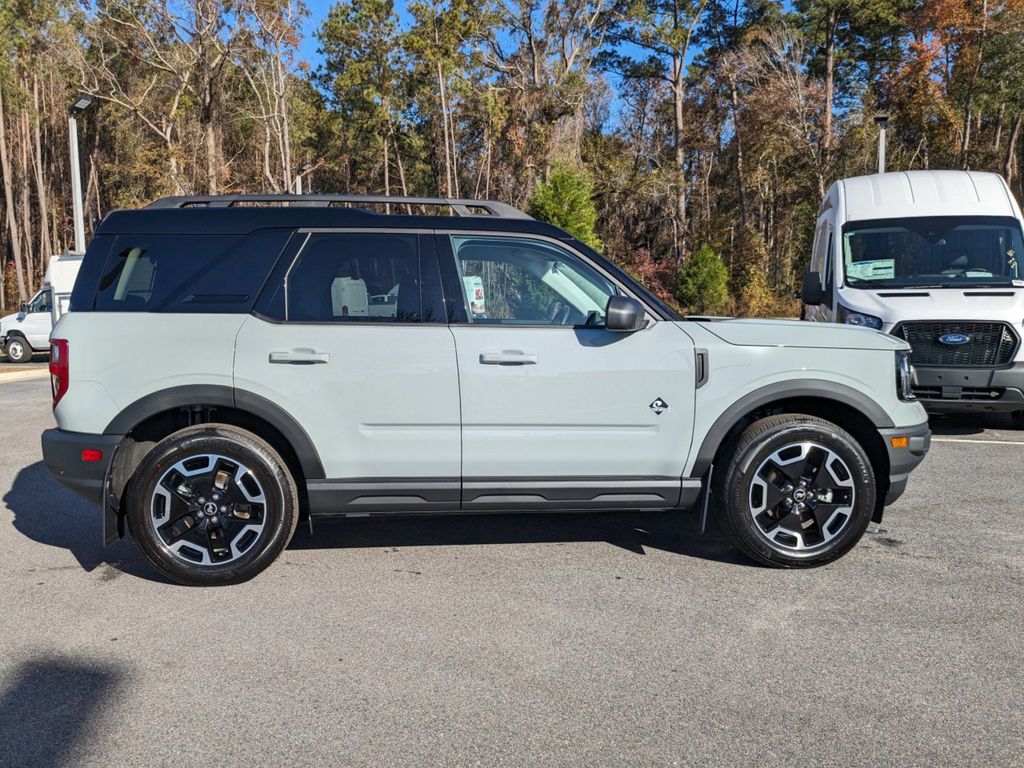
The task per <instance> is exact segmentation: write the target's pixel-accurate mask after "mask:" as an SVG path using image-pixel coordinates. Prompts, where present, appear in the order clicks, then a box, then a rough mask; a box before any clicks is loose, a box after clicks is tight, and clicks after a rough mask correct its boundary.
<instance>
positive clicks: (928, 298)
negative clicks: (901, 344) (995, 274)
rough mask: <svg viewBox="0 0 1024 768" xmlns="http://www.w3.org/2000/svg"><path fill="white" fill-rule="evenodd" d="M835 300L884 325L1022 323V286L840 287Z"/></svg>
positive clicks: (1023, 297) (1023, 316)
mask: <svg viewBox="0 0 1024 768" xmlns="http://www.w3.org/2000/svg"><path fill="white" fill-rule="evenodd" d="M839 301H840V302H842V303H843V304H844V305H845V306H848V307H849V308H850V309H853V310H855V311H857V312H866V313H868V314H869V315H874V316H875V317H880V318H882V320H883V321H884V322H885V323H886V324H887V325H895V324H896V323H899V322H903V321H905V320H1002V321H1004V322H1007V323H1010V324H1011V325H1015V326H1018V327H1020V325H1021V323H1024V288H905V289H899V290H887V289H879V290H873V291H868V290H864V289H860V288H843V289H842V290H841V291H840V294H839Z"/></svg>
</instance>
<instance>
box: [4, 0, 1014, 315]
mask: <svg viewBox="0 0 1024 768" xmlns="http://www.w3.org/2000/svg"><path fill="white" fill-rule="evenodd" d="M0 3H2V5H0V46H2V48H3V55H2V56H0V117H2V119H0V170H2V185H3V195H2V196H0V207H2V209H3V211H2V218H3V223H2V229H0V254H2V264H3V269H2V270H0V275H2V278H3V290H0V302H3V306H10V304H11V302H13V301H17V300H19V299H25V298H27V297H28V296H30V295H31V292H32V291H33V290H34V289H35V288H37V287H38V285H39V283H40V279H41V276H42V272H43V270H44V269H45V264H46V258H47V256H48V255H49V254H51V253H57V252H60V251H61V250H63V249H64V248H66V247H68V246H69V244H70V242H71V240H72V232H73V228H72V222H71V216H70V211H71V202H70V180H69V179H70V176H69V169H68V166H69V161H68V146H67V106H68V105H69V104H70V103H71V101H73V99H74V98H75V96H76V95H77V94H79V93H87V94H91V95H93V96H94V97H95V98H96V100H97V106H96V107H94V108H93V109H91V110H90V111H89V112H88V113H86V114H85V115H84V116H83V117H82V118H81V119H80V121H79V132H80V143H81V152H82V176H83V188H84V190H85V199H86V216H87V219H88V222H87V232H91V229H92V226H93V225H92V221H93V219H94V218H95V217H97V216H101V215H102V214H103V213H104V212H106V211H109V210H111V209H113V208H118V207H128V206H136V205H139V204H142V203H145V202H147V201H149V200H151V199H153V198H155V197H159V196H161V195H167V194H181V193H218V192H279V191H282V192H283V191H294V189H295V179H296V175H297V174H300V173H301V174H303V186H304V188H305V191H307V192H309V191H316V192H352V193H360V192H367V193H378V194H379V193H388V194H392V195H397V194H403V195H404V194H409V195H438V194H440V195H444V196H452V197H455V196H461V197H483V198H496V199H500V200H504V201H507V202H510V203H512V204H514V205H517V206H520V207H524V208H531V207H532V208H533V210H535V211H537V212H538V213H540V214H542V215H546V216H547V217H548V218H554V219H556V220H557V221H558V222H559V223H561V224H562V225H564V226H567V227H569V228H570V229H572V230H574V233H575V234H577V235H578V236H580V237H581V238H585V239H589V240H590V241H591V242H592V243H595V244H602V247H603V249H604V251H605V252H606V253H607V254H608V255H609V256H610V257H612V258H613V259H615V260H616V261H617V262H619V263H620V264H623V265H624V266H626V267H627V268H628V269H630V270H631V271H633V272H634V273H635V274H636V275H637V276H638V277H640V278H641V279H642V280H643V281H644V282H645V283H647V284H648V285H649V286H651V287H652V288H654V289H655V290H657V291H658V292H659V293H660V294H662V295H663V296H667V297H672V296H675V295H676V294H677V291H678V289H679V285H680V276H679V270H680V267H681V266H682V265H683V264H684V263H686V262H687V261H688V258H689V257H690V256H691V255H692V254H695V253H700V254H702V257H703V256H710V257H712V258H713V256H714V253H717V254H719V255H720V256H721V258H722V260H723V261H724V263H725V265H726V267H727V271H726V273H727V275H728V283H729V296H730V298H729V300H728V303H729V306H728V307H727V308H728V309H730V310H732V311H739V312H746V313H751V314H770V313H774V312H781V311H786V309H787V302H788V301H790V300H789V299H787V297H788V296H790V295H791V293H792V290H793V288H794V286H795V284H796V282H797V277H798V272H799V270H800V269H802V268H803V266H804V264H805V263H806V260H807V256H808V251H809V239H810V237H811V234H812V229H813V221H814V216H815V211H816V209H817V206H818V202H819V200H820V198H821V195H822V193H823V191H824V189H825V187H826V186H827V185H828V184H829V183H830V182H831V181H832V180H834V179H836V178H839V177H842V176H849V175H856V174H862V173H870V172H872V171H873V170H874V168H875V164H876V143H877V127H876V126H875V124H874V117H875V116H876V115H877V114H879V113H885V114H888V115H889V116H890V117H891V123H890V131H889V135H890V140H889V168H890V169H909V168H974V169H984V170H994V171H999V172H1001V173H1003V174H1004V175H1005V176H1006V177H1007V178H1008V179H1009V180H1010V183H1011V186H1012V187H1013V189H1014V190H1015V191H1016V192H1017V193H1018V195H1020V193H1021V190H1022V182H1021V174H1020V169H1019V167H1020V161H1021V153H1022V151H1024V141H1022V140H1021V137H1020V134H1021V130H1022V126H1021V123H1022V116H1024V0H1003V1H1002V2H999V3H996V2H992V0H796V2H793V3H782V2H778V1H777V0H634V1H633V2H617V1H616V0H415V1H414V2H410V3H408V4H407V5H405V6H402V7H396V5H395V3H394V2H392V0H341V1H340V2H338V3H336V4H335V5H333V6H332V7H331V8H330V10H329V11H328V13H327V15H326V18H324V19H322V20H320V21H317V20H312V19H309V18H308V11H307V9H306V8H305V6H303V4H302V3H301V2H300V1H299V0H169V2H163V1H162V0H84V1H83V2H73V1H72V0H0ZM302 29H315V34H316V36H317V40H318V43H319V49H320V51H321V56H320V60H319V61H318V62H317V63H316V64H314V65H312V66H311V65H310V64H308V63H307V62H304V61H302V60H301V57H300V55H299V54H298V47H297V46H298V44H299V42H300V39H301V30H302ZM538 187H539V190H540V191H539V192H538ZM595 213H596V216H595V215H594V214H595ZM691 277H692V276H691ZM684 282H685V280H684ZM690 303H692V302H690ZM713 308H714V309H721V308H720V307H713ZM722 308H724V307H722ZM702 309H705V308H704V307H702Z"/></svg>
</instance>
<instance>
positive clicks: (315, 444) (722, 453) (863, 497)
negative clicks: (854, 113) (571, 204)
mask: <svg viewBox="0 0 1024 768" xmlns="http://www.w3.org/2000/svg"><path fill="white" fill-rule="evenodd" d="M427 211H430V212H431V214H432V215H427ZM52 345H53V351H52V358H51V364H50V367H51V374H52V376H51V378H52V386H53V407H54V416H55V418H56V421H57V424H58V428H57V429H50V430H47V431H46V432H44V433H43V438H42V440H43V454H44V457H45V460H46V463H47V465H48V466H49V468H50V470H51V471H52V472H53V473H54V474H55V475H56V477H57V478H58V479H59V480H60V481H61V482H62V483H64V484H65V485H66V486H68V487H69V488H71V489H73V490H75V491H77V492H78V493H80V494H82V495H83V496H85V497H86V498H88V499H90V500H91V501H93V502H94V503H96V504H97V505H99V506H100V507H101V508H102V510H103V526H104V533H105V538H106V541H107V542H108V543H110V542H112V541H114V540H116V539H117V538H118V537H120V536H123V534H124V531H125V529H126V528H127V530H129V531H131V533H132V535H133V536H134V537H135V539H136V540H137V541H138V543H139V545H140V547H141V548H142V551H143V552H144V553H145V555H146V557H147V558H148V559H149V561H150V562H151V563H152V564H153V565H154V566H155V567H156V568H157V569H158V570H159V571H160V572H162V573H163V574H165V575H166V576H168V577H170V578H172V579H175V580H177V581H179V582H183V583H186V584H196V585H203V584H228V583H234V582H239V581H243V580H245V579H248V578H251V577H252V576H254V575H255V574H257V573H259V572H260V571H261V570H263V569H264V568H266V567H267V566H268V565H269V564H270V563H271V562H273V560H274V559H275V558H276V557H277V556H278V555H279V554H280V553H281V551H282V550H283V549H284V548H285V546H287V544H288V542H289V540H290V538H291V536H292V533H293V532H294V530H295V526H296V523H297V521H298V519H299V518H300V516H303V517H305V516H307V515H308V516H310V517H311V519H315V518H317V517H318V516H331V515H335V516H366V515H377V514H418V515H424V514H447V513H481V512H523V511H537V512H548V511H590V510H603V509H611V510H622V509H680V510H682V509H688V508H695V509H698V510H701V512H702V514H707V513H708V512H709V511H710V512H711V513H712V514H713V515H714V516H715V517H716V518H717V519H718V522H719V524H720V525H721V527H722V529H723V530H724V532H725V533H726V534H727V535H728V537H729V538H730V539H731V540H732V541H733V542H734V543H735V544H736V545H737V546H738V547H739V548H740V549H742V550H743V551H744V552H746V553H747V554H748V555H749V556H750V557H752V558H754V559H755V560H758V561H760V562H762V563H767V564H773V565H782V566H810V565H818V564H821V563H825V562H828V561H830V560H833V559H835V558H837V557H839V556H841V555H842V554H844V553H845V552H846V551H847V550H849V549H850V548H851V547H852V546H853V545H854V544H856V542H857V541H858V540H859V539H860V537H861V535H862V534H863V533H864V531H865V529H866V527H867V525H868V523H869V522H870V521H871V520H872V519H875V520H880V519H881V514H882V510H883V508H884V507H885V506H886V505H888V504H890V503H892V502H893V501H895V500H896V499H897V498H898V497H899V496H900V495H901V494H902V493H903V490H904V488H905V486H906V482H907V476H908V473H909V472H910V471H911V470H912V469H913V468H914V467H916V466H917V464H918V463H919V462H920V461H921V459H922V458H923V457H924V454H925V453H926V452H927V450H928V447H929V441H930V433H929V431H928V424H927V420H926V416H925V412H924V409H923V408H922V407H921V405H920V404H919V403H917V402H916V401H915V400H914V398H913V395H912V393H911V391H910V386H911V367H910V361H909V358H908V346H907V344H906V342H904V341H902V340H900V339H896V338H893V337H892V336H889V335H886V334H882V333H875V332H870V331H865V330H863V329H861V328H850V327H842V326H830V325H815V324H809V323H800V322H788V321H756V320H727V319H707V318H705V319H700V318H693V319H690V320H679V319H678V318H676V317H675V316H674V315H673V314H672V312H671V311H670V310H669V309H668V308H667V307H665V306H664V305H663V304H662V303H661V302H659V301H658V300H657V299H656V298H654V297H653V296H651V295H650V294H649V293H648V292H647V291H645V290H644V289H643V288H642V287H641V286H639V285H638V284H637V283H636V282H635V281H634V280H632V279H631V278H630V277H629V276H628V275H626V274H624V273H623V272H622V271H621V270H619V269H617V268H616V267H614V266H613V265H612V264H610V263H608V262H607V261H606V260H604V259H603V258H601V257H600V256H599V255H598V254H596V253H595V252H593V251H592V250H590V249H589V248H587V247H586V246H585V245H583V244H581V243H579V242H577V241H575V240H573V239H572V238H571V237H570V236H569V235H567V234H566V233H565V232H563V231H561V230H559V229H557V228H555V227H553V226H550V225H548V224H544V223H541V222H539V221H535V220H533V219H531V218H529V217H528V216H526V215H525V214H523V213H521V212H520V211H517V210H515V209H513V208H510V207H508V206H506V205H502V204H500V203H493V202H486V201H466V200H439V199H404V198H372V197H348V196H336V195H332V196H314V195H307V196H301V197H297V196H271V197H263V196H222V197H188V198H168V199H164V200H159V201H157V202H155V203H153V204H151V205H150V206H149V207H147V208H144V209H140V210H133V211H120V212H115V213H112V214H110V215H109V216H107V218H106V219H105V220H104V221H103V223H102V224H101V225H100V227H99V229H98V231H97V234H96V237H95V238H94V239H93V241H92V244H91V245H90V246H89V249H88V252H87V253H86V255H85V259H84V261H83V264H82V267H81V271H80V272H79V276H78V280H77V282H76V284H75V288H74V292H73V294H72V297H71V311H70V312H69V313H68V314H66V315H65V316H64V317H63V318H62V319H61V320H60V322H59V323H58V324H57V326H56V327H55V328H54V331H53V338H52ZM709 500H710V503H709Z"/></svg>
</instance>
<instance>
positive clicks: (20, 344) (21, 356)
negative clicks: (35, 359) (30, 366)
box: [5, 336, 32, 363]
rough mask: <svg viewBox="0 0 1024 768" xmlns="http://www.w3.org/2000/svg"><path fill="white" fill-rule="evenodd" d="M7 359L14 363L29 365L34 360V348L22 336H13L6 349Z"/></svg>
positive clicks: (9, 339) (8, 340)
mask: <svg viewBox="0 0 1024 768" xmlns="http://www.w3.org/2000/svg"><path fill="white" fill-rule="evenodd" d="M5 351H6V353H7V359H8V360H10V361H11V362H12V363H27V362H28V361H29V360H31V359H32V347H30V346H29V345H28V342H27V341H25V339H24V338H22V337H21V336H11V337H10V338H8V339H7V346H6V347H5Z"/></svg>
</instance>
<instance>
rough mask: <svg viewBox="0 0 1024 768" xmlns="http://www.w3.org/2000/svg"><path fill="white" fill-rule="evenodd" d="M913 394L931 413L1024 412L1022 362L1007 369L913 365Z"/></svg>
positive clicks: (1023, 366)
mask: <svg viewBox="0 0 1024 768" xmlns="http://www.w3.org/2000/svg"><path fill="white" fill-rule="evenodd" d="M914 394H915V395H917V399H918V400H920V401H921V405H923V406H924V407H925V408H926V409H927V410H928V411H930V412H932V413H957V412H971V411H974V412H978V411H987V412H992V411H995V412H1003V413H1006V412H1011V411H1024V362H1021V363H1016V364H1014V365H1011V366H1009V367H1007V368H923V367H919V366H915V367H914Z"/></svg>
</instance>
